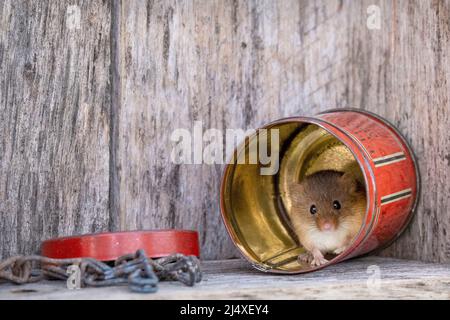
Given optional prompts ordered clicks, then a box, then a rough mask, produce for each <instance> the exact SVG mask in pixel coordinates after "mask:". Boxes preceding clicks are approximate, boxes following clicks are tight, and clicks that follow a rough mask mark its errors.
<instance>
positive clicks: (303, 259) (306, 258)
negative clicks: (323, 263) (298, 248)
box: [297, 252, 314, 264]
mask: <svg viewBox="0 0 450 320" xmlns="http://www.w3.org/2000/svg"><path fill="white" fill-rule="evenodd" d="M313 259H314V257H313V255H312V254H311V253H310V252H305V253H302V254H301V255H299V256H298V257H297V260H298V262H300V263H307V264H310V263H311V261H313Z"/></svg>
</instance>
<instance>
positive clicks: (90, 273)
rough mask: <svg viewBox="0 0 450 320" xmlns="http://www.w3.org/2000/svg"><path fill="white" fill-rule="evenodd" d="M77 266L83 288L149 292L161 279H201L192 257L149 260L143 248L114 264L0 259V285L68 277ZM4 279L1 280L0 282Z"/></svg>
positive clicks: (190, 281) (37, 258) (189, 282)
mask: <svg viewBox="0 0 450 320" xmlns="http://www.w3.org/2000/svg"><path fill="white" fill-rule="evenodd" d="M73 265H75V266H78V267H79V269H80V272H81V286H82V287H105V286H116V285H128V286H129V288H130V290H131V291H134V292H142V293H151V292H156V291H157V289H158V282H159V281H162V280H169V281H179V282H181V283H183V284H185V285H187V286H193V285H194V284H195V283H198V282H200V281H201V279H202V272H201V269H200V261H199V260H198V259H197V258H196V257H194V256H185V255H182V254H174V255H171V256H168V257H164V258H160V259H155V260H154V259H150V258H148V257H147V255H146V254H145V252H144V250H138V251H137V252H136V253H135V254H128V255H125V256H122V257H120V258H118V259H117V260H116V261H114V263H113V264H108V263H105V262H101V261H99V260H96V259H92V258H76V259H51V258H47V257H42V256H16V257H12V258H9V259H6V260H4V261H3V262H0V284H1V283H2V282H5V281H6V282H9V283H15V284H26V283H33V282H37V281H40V280H43V279H49V280H52V279H58V280H67V279H68V278H69V274H68V273H67V269H68V268H69V267H70V266H73ZM2 280H3V281H2Z"/></svg>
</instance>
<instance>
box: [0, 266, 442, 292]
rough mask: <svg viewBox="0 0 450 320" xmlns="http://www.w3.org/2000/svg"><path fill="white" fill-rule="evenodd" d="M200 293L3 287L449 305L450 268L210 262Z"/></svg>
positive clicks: (34, 288) (163, 285)
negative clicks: (289, 270) (281, 270)
mask: <svg viewBox="0 0 450 320" xmlns="http://www.w3.org/2000/svg"><path fill="white" fill-rule="evenodd" d="M203 269H204V279H203V281H202V282H200V283H199V284H197V285H196V286H195V287H192V288H189V287H185V286H183V285H181V284H179V283H176V282H160V284H159V290H158V292H157V293H155V294H135V293H131V292H129V290H128V288H126V287H110V288H86V289H81V290H68V289H67V288H66V287H65V283H64V282H43V283H38V284H29V285H24V286H20V287H19V286H14V285H0V299H2V300H3V299H269V300H270V299H449V298H450V266H449V265H448V264H430V263H423V262H416V261H407V260H396V259H391V258H380V257H371V258H363V259H355V260H352V261H348V262H345V263H341V264H338V265H334V266H330V267H328V268H326V269H324V270H321V271H318V272H314V273H308V274H302V275H288V276H280V275H270V274H263V273H261V272H259V271H256V270H254V269H251V268H250V266H249V264H248V263H247V262H244V261H242V260H227V261H209V262H204V264H203Z"/></svg>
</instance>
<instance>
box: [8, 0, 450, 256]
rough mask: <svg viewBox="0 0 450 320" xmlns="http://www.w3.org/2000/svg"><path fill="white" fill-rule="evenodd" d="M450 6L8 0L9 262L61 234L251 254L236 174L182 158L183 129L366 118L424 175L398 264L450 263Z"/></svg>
mask: <svg viewBox="0 0 450 320" xmlns="http://www.w3.org/2000/svg"><path fill="white" fill-rule="evenodd" d="M69 5H77V6H78V8H80V13H81V29H78V31H77V32H73V30H68V29H67V21H66V20H67V8H68V6H69ZM449 6H450V4H449V3H448V2H443V1H442V2H441V1H408V2H407V1H394V2H391V1H387V0H386V1H375V0H373V1H366V0H364V1H339V0H330V1H325V0H323V1H294V0H278V1H270V0H264V1H256V0H254V1H231V0H230V1H229V0H226V1H219V0H215V1H207V0H197V1H175V0H169V1H151V0H149V1H138V0H135V1H113V0H111V1H103V2H101V1H85V2H83V1H69V0H67V1H60V2H58V4H56V3H55V4H54V3H53V2H50V1H48V2H46V1H41V2H37V3H35V2H28V1H23V0H21V1H13V0H0V19H1V20H0V26H1V27H2V33H1V35H0V37H1V38H0V39H1V42H0V66H1V74H0V77H1V78H0V79H1V82H0V89H1V91H0V108H1V109H0V111H1V114H0V117H1V120H2V121H1V124H0V130H1V131H0V132H1V137H0V139H1V140H0V141H1V142H2V143H1V144H0V148H1V149H0V151H1V152H0V157H1V170H2V171H1V176H0V191H1V192H2V193H1V195H0V213H1V218H0V232H2V236H1V237H0V239H2V240H0V247H1V251H0V252H1V254H3V255H6V254H9V253H13V252H16V251H20V252H22V251H24V252H28V251H30V250H34V248H35V247H36V245H37V241H38V240H40V239H41V238H42V237H45V236H48V235H56V234H70V233H73V232H87V231H97V230H108V229H110V230H116V229H123V230H131V229H140V228H173V227H176V228H189V229H191V228H192V229H197V230H199V231H200V235H201V245H202V254H203V258H205V259H217V258H221V259H225V258H230V257H234V256H236V250H235V249H234V248H233V246H232V244H231V242H230V241H229V239H228V237H227V235H226V233H225V230H224V227H223V226H222V224H221V221H220V216H219V207H218V202H219V198H218V187H219V183H220V176H221V171H222V166H221V165H175V164H172V163H171V162H170V161H169V160H170V152H171V150H172V146H173V144H172V143H171V142H170V140H169V138H170V135H171V133H172V132H173V130H174V129H177V128H186V129H188V130H192V128H193V125H194V122H195V121H202V123H203V128H204V129H205V130H206V129H209V128H217V129H220V130H223V129H226V128H242V129H247V128H254V127H257V126H260V125H262V124H264V123H267V122H270V121H272V120H274V119H277V118H280V117H285V116H291V115H298V114H307V115H311V114H315V113H318V112H320V111H323V110H326V109H328V108H335V107H356V108H363V109H367V110H370V111H373V112H376V113H378V114H380V115H382V116H384V117H386V118H387V119H388V120H390V121H391V122H393V123H394V124H396V125H397V126H398V128H399V129H400V130H401V131H402V132H403V133H404V134H405V136H406V137H407V139H408V140H409V141H410V142H411V144H412V146H413V148H414V150H415V151H416V153H417V156H418V158H419V165H420V168H421V174H422V180H423V185H422V187H423V190H424V191H423V193H422V196H421V202H420V207H419V210H418V212H417V215H416V216H415V218H414V220H413V222H412V224H411V227H410V228H409V229H408V230H407V232H406V233H405V234H404V235H403V237H402V238H401V239H400V240H399V241H397V242H396V243H395V244H394V245H393V246H391V247H390V248H389V249H387V250H385V251H384V252H383V253H382V254H383V255H387V256H395V257H401V258H411V259H419V260H425V261H442V262H443V261H450V236H449V235H448V234H450V200H449V197H448V193H449V192H450V182H449V181H450V173H449V169H450V136H449V134H448V132H447V130H448V129H447V128H449V127H450V107H449V105H448V103H449V101H448V98H449V92H450V90H449V89H450V88H449V86H450V85H449V83H448V80H447V79H448V77H449V72H450V70H449V69H450V63H449V62H450V61H449V59H450V58H449V55H448V54H447V52H448V48H449V35H450V27H449V21H450V19H449V12H450V10H449V9H450V8H449ZM45 8H48V10H46V9H45ZM377 12H379V18H380V23H379V25H377V20H376V19H377V16H376V15H377ZM69 26H70V21H69ZM378 27H379V28H378ZM71 28H73V27H71ZM69 29H70V28H69ZM4 30H8V31H7V32H4ZM58 44H59V45H58ZM34 56H36V57H37V58H36V59H37V61H34V60H33V59H34V58H33V57H34ZM31 233H33V234H34V236H31Z"/></svg>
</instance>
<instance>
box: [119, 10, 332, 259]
mask: <svg viewBox="0 0 450 320" xmlns="http://www.w3.org/2000/svg"><path fill="white" fill-rule="evenodd" d="M309 7H310V4H309V3H302V2H298V1H276V2H274V1H187V2H175V1H148V2H147V6H146V7H145V8H144V7H143V6H142V3H137V2H126V1H123V2H122V10H121V15H122V17H121V35H122V37H121V39H120V41H121V45H120V50H121V53H120V54H119V56H120V57H121V67H120V72H121V81H122V85H121V87H122V89H121V103H120V111H119V117H118V118H119V124H118V131H119V141H118V148H117V159H118V161H117V170H118V172H120V173H119V174H118V175H119V179H120V187H119V190H118V197H119V199H120V200H119V209H118V211H119V212H120V216H121V226H122V228H125V229H136V228H142V227H145V228H155V227H166V228H167V227H177V228H188V229H191V228H193V229H196V230H199V231H200V235H201V246H202V256H203V258H205V259H217V258H230V257H234V256H236V255H237V253H236V250H235V249H234V247H233V245H232V243H231V242H230V240H229V239H228V237H227V235H226V233H225V229H224V227H223V225H222V223H221V218H220V213H219V184H220V178H221V174H222V170H223V166H221V165H173V164H171V163H170V152H171V149H172V147H173V143H172V142H171V141H170V139H169V138H170V135H171V134H172V132H173V130H175V129H178V128H186V129H188V130H189V131H191V132H192V128H193V126H194V122H195V121H202V123H203V128H204V129H205V130H206V129H209V128H216V129H219V130H222V132H223V130H225V129H227V128H232V129H233V128H239V129H244V130H246V129H250V128H257V127H259V126H261V125H263V124H265V123H267V122H269V121H272V120H274V119H277V118H280V117H284V116H289V115H295V114H299V113H304V111H305V110H306V109H307V108H312V109H314V106H309V107H306V104H304V101H305V92H307V90H310V91H313V90H316V88H315V87H314V85H319V84H318V83H317V80H316V79H313V80H311V79H309V78H308V76H311V77H312V76H314V75H313V74H312V71H309V70H308V68H312V69H313V70H315V69H314V68H315V67H317V61H310V60H311V59H314V58H315V55H316V54H317V52H318V51H319V50H320V46H314V41H316V39H309V38H308V37H307V36H306V32H307V30H304V29H306V28H309V26H308V24H309V23H310V19H311V18H310V13H309V11H308V10H312V9H311V8H309ZM338 8H339V3H337V2H335V3H331V4H329V5H327V6H326V12H324V14H325V16H326V17H325V18H330V17H332V16H333V15H335V14H336V11H337V10H338ZM305 17H306V18H305ZM304 37H305V38H304ZM306 38H307V39H306ZM328 38H332V36H330V35H329V36H328ZM322 41H323V42H326V41H327V39H323V40H322ZM308 50H309V51H308ZM305 53H306V55H305ZM330 53H331V49H330ZM308 59H309V60H308ZM309 63H315V64H311V65H309ZM323 67H324V68H325V69H326V67H327V65H324V66H323ZM321 68H322V66H321ZM315 71H318V70H315ZM320 81H328V80H327V79H322V78H321V79H320ZM333 105H335V104H333ZM315 109H318V108H317V107H316V108H315ZM302 110H303V111H302Z"/></svg>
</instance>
